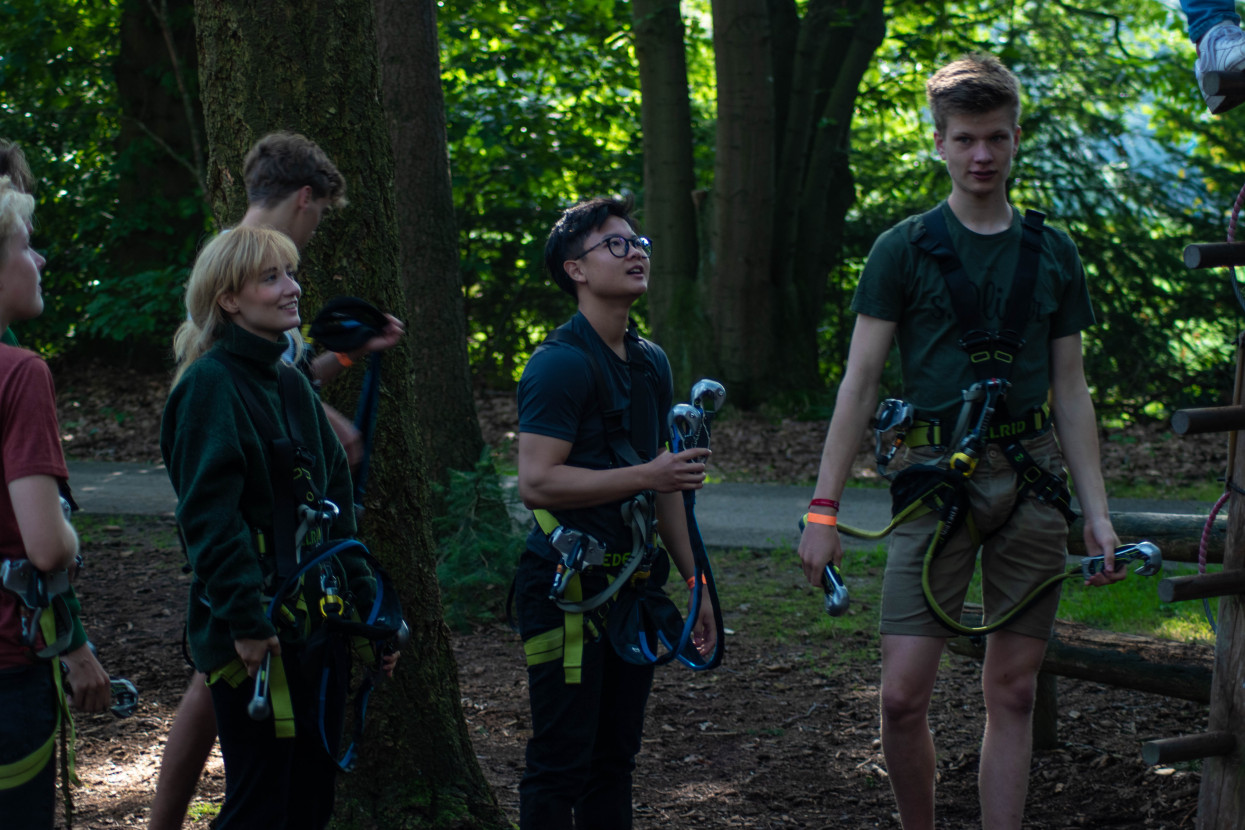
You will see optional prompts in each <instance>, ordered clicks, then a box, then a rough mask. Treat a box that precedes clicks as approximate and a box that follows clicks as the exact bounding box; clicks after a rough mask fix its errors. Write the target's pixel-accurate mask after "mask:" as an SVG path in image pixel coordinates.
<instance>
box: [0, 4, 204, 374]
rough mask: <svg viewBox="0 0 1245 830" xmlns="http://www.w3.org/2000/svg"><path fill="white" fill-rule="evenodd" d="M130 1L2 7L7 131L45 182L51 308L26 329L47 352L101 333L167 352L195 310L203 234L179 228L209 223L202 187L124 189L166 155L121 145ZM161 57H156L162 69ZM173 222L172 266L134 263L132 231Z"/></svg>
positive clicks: (0, 89)
mask: <svg viewBox="0 0 1245 830" xmlns="http://www.w3.org/2000/svg"><path fill="white" fill-rule="evenodd" d="M125 5H126V3H125V2H124V0H101V2H95V3H65V2H62V1H61V0H7V2H5V3H3V4H0V42H3V43H4V51H3V53H0V137H3V138H6V139H9V140H12V141H15V142H17V143H18V144H19V145H20V146H21V147H22V149H23V150H24V152H25V153H26V156H27V158H28V160H29V162H30V166H31V170H32V171H33V173H34V175H35V178H36V179H37V180H38V181H39V185H38V188H37V191H36V199H37V205H36V208H35V244H36V246H38V247H39V248H41V249H43V250H44V251H45V255H46V257H47V260H48V264H47V266H46V268H45V271H44V275H43V285H44V295H45V302H46V307H45V310H44V313H43V315H42V316H41V317H39V318H37V319H35V320H31V321H29V322H25V323H22V324H21V327H20V336H21V339H22V343H23V345H27V346H30V347H32V348H35V349H37V350H39V351H41V352H43V353H45V354H54V353H58V352H61V351H64V350H67V349H71V348H72V347H73V346H74V344H75V343H77V342H79V341H80V340H82V339H88V340H89V339H96V338H103V339H110V340H116V341H122V342H126V343H127V344H129V345H130V346H131V348H134V349H141V348H143V347H151V346H158V347H164V348H167V345H168V342H169V338H170V336H171V334H172V331H173V329H174V328H175V327H176V326H177V324H178V322H179V321H180V320H181V319H182V318H183V317H184V316H185V311H184V309H183V308H182V306H181V302H180V286H181V285H182V283H183V281H184V271H183V270H182V269H181V266H187V265H189V263H190V262H191V259H192V258H193V254H194V251H195V248H196V247H197V245H198V243H199V236H200V235H201V234H194V235H190V236H185V235H178V234H176V233H174V232H173V231H172V230H171V227H172V226H174V225H176V224H177V222H176V219H177V218H181V219H183V220H185V219H186V218H187V217H189V218H190V225H191V226H192V227H195V226H201V225H202V222H203V219H202V215H203V208H202V199H201V198H200V194H199V192H198V190H197V188H195V187H193V186H188V187H187V188H186V192H185V193H183V194H182V195H181V196H180V197H172V198H167V197H161V196H156V195H154V194H150V195H148V194H145V195H144V196H143V197H142V198H136V199H132V200H125V201H123V200H122V199H121V198H120V195H119V189H118V179H119V178H123V177H124V176H125V175H126V174H127V171H130V170H131V169H132V168H133V165H134V164H136V163H138V164H140V165H141V164H143V163H145V162H150V159H151V158H152V157H153V156H154V155H158V154H160V153H162V152H164V150H163V149H162V148H161V147H160V146H159V145H158V144H157V143H155V142H153V141H136V142H133V143H132V144H130V145H129V146H126V147H119V146H118V144H119V137H120V135H121V132H122V130H121V124H122V118H123V116H122V111H121V110H122V106H121V103H122V102H121V101H120V100H119V98H118V92H117V87H116V83H115V79H114V75H113V66H114V63H115V61H116V60H117V56H118V54H119V53H120V50H121V38H120V25H121V19H122V12H123V9H124V7H125ZM160 58H161V56H160V55H154V56H152V62H153V71H156V70H158V69H159V67H156V66H155V65H156V64H157V62H158V61H159V60H160ZM196 106H197V102H196ZM187 179H188V181H191V177H189V176H188V177H187ZM161 229H165V239H164V240H163V243H162V247H159V248H157V250H155V251H154V252H149V254H154V256H155V258H156V259H157V260H158V261H160V262H167V263H170V264H169V265H168V266H167V267H160V268H152V267H151V265H150V263H146V264H138V265H135V264H132V263H131V260H130V258H129V257H130V246H129V236H130V234H132V233H134V232H135V231H140V232H145V231H152V233H153V234H154V235H156V236H159V234H160V231H161Z"/></svg>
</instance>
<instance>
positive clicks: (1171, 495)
mask: <svg viewBox="0 0 1245 830" xmlns="http://www.w3.org/2000/svg"><path fill="white" fill-rule="evenodd" d="M1107 493H1108V494H1109V495H1110V497H1111V498H1113V499H1179V500H1181V501H1196V502H1203V503H1205V504H1206V510H1207V512H1209V511H1210V506H1211V505H1213V504H1214V503H1215V501H1216V500H1217V499H1218V498H1219V497H1220V496H1221V495H1223V482H1222V481H1197V482H1187V483H1185V484H1182V485H1180V486H1175V487H1173V486H1172V485H1171V484H1164V483H1162V482H1155V481H1151V480H1147V479H1141V478H1138V479H1134V480H1132V481H1112V482H1109V483H1108V484H1107Z"/></svg>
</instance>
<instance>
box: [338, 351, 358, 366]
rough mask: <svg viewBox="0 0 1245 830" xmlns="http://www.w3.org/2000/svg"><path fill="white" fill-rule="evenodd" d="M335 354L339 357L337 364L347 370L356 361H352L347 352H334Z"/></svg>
mask: <svg viewBox="0 0 1245 830" xmlns="http://www.w3.org/2000/svg"><path fill="white" fill-rule="evenodd" d="M333 354H334V355H336V356H337V362H338V363H340V364H341V365H342V366H344V367H346V368H347V369H349V368H350V367H351V366H353V365H354V361H353V360H351V359H350V355H348V354H346V353H345V352H333Z"/></svg>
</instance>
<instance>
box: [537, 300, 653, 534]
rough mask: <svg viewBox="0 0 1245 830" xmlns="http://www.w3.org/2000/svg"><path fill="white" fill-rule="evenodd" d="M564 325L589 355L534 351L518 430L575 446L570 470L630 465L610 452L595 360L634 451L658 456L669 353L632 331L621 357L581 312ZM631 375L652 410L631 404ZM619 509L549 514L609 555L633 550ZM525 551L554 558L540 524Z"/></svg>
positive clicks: (563, 349)
mask: <svg viewBox="0 0 1245 830" xmlns="http://www.w3.org/2000/svg"><path fill="white" fill-rule="evenodd" d="M562 328H564V329H569V330H570V331H571V332H572V333H573V334H575V335H576V336H577V337H578V338H579V340H580V341H582V342H583V344H584V345H585V346H587V348H588V350H589V352H590V354H586V353H585V352H584V351H583V350H582V349H580V348H577V347H576V346H574V345H571V344H569V343H561V342H546V343H544V344H542V345H541V346H540V347H539V348H537V349H536V351H535V352H533V353H532V357H531V360H529V361H528V364H527V367H526V368H525V369H524V370H523V378H522V379H521V380H520V381H519V393H518V398H519V432H529V433H533V434H536V435H545V436H548V437H550V438H557V439H559V440H562V441H568V442H570V444H571V452H570V455H568V456H567V459H566V463H567V464H568V465H570V466H572V467H583V468H585V469H589V470H606V469H609V468H611V467H615V466H623V465H624V464H625V462H623V461H621V460H620V459H615V458H614V456H613V454H612V453H611V451H610V446H609V439H608V437H607V435H606V428H605V420H604V418H603V417H602V412H601V403H600V401H601V397H602V396H601V395H600V394H599V393H598V391H597V388H596V385H597V384H596V373H595V372H594V371H593V368H592V364H591V363H590V362H589V361H592V360H595V361H597V365H598V366H599V367H600V369H601V376H602V377H603V378H604V380H605V383H606V385H607V386H608V387H609V389H608V390H607V393H606V395H605V396H604V397H605V399H606V400H608V401H611V404H610V406H612V407H613V408H616V409H618V408H621V410H622V419H623V426H624V429H625V430H626V434H627V435H628V436H629V438H630V443H631V446H632V447H633V448H634V449H635V451H636V453H637V454H638V455H639V456H640V458H641V459H642V460H648V459H651V458H654V457H655V456H656V455H657V451H658V447H659V446H660V445H662V444H664V443H665V442H666V438H667V436H666V435H665V423H666V418H665V414H666V413H667V412H669V411H670V406H671V399H672V398H673V396H674V392H673V389H674V387H673V381H672V379H671V373H670V362H669V361H668V360H667V359H666V353H665V352H663V351H662V350H661V348H660V347H659V346H657V345H656V344H654V343H652V342H650V341H648V340H643V339H642V338H640V337H639V335H637V334H636V333H635V330H634V328H633V329H630V330H628V332H627V339H626V344H627V355H628V358H629V360H622V359H621V358H619V357H618V355H616V354H614V352H613V350H611V349H610V348H609V347H608V346H606V345H605V342H604V341H602V340H601V338H600V336H599V335H598V334H597V333H596V331H595V330H594V329H593V328H592V325H591V324H590V323H589V322H588V320H587V319H586V318H585V317H584V316H583V315H582V314H576V315H575V316H574V317H572V318H571V320H570V321H569V322H568V323H566V324H565V325H564V326H563V327H562ZM633 375H634V376H635V377H636V378H638V379H641V380H642V382H643V383H645V384H646V387H647V394H646V395H643V396H642V397H641V398H640V400H643V401H647V406H643V407H642V408H641V409H640V410H639V411H637V410H635V409H633V407H632V395H631V387H632V377H633ZM621 505H622V502H620V501H613V502H609V503H607V504H602V505H598V506H596V507H587V508H579V509H575V510H554V511H550V512H552V513H553V515H554V517H555V518H556V519H557V520H558V522H559V523H560V524H562V525H565V526H566V527H570V528H574V529H576V530H582V531H584V532H586V533H590V534H591V535H592V536H594V537H596V538H597V539H598V540H600V541H601V542H603V543H604V544H605V546H606V548H607V549H608V550H610V551H612V552H624V551H630V550H631V529H630V527H629V526H628V525H627V524H626V523H624V522H623V519H622V512H621ZM528 547H529V548H530V549H531V550H533V551H535V552H536V553H538V554H540V555H542V556H544V557H546V558H549V559H556V558H557V554H556V553H554V551H553V549H552V548H550V546H549V542H548V540H547V539H546V538H545V535H544V533H543V532H541V530H540V527H539V526H536V527H534V528H533V529H532V533H531V535H530V536H529V537H528Z"/></svg>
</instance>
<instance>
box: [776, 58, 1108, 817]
mask: <svg viewBox="0 0 1245 830" xmlns="http://www.w3.org/2000/svg"><path fill="white" fill-rule="evenodd" d="M926 94H927V96H928V100H929V106H930V110H931V112H932V114H933V118H934V126H935V130H934V144H935V147H936V148H937V150H938V154H939V156H941V158H942V159H943V161H944V162H945V163H946V166H947V173H948V174H949V176H950V178H951V195H950V196H949V197H948V198H947V200H946V202H945V203H944V204H943V205H941V206H940V209H941V211H942V216H943V217H944V219H945V222H946V225H947V226H948V231H949V235H950V237H951V241H952V243H953V245H954V247H955V249H956V253H957V254H958V256H959V259H960V261H961V262H962V263H963V265H964V270H965V271H966V272H967V278H968V280H969V281H970V283H971V284H972V294H973V296H974V297H975V299H976V301H977V302H976V305H977V307H978V310H979V311H980V313H981V316H982V318H983V320H984V323H985V325H986V326H987V327H988V328H993V329H998V328H1001V326H1000V323H1001V321H1002V318H1003V316H1004V314H1003V308H1004V307H1005V305H1006V302H1005V300H1006V298H1007V296H1008V295H1009V291H1010V288H1011V278H1012V275H1013V273H1014V271H1015V267H1016V262H1017V259H1018V257H1019V256H1020V255H1021V254H1020V247H1021V244H1020V243H1021V236H1022V231H1021V222H1020V217H1019V215H1018V213H1017V211H1016V210H1015V209H1014V208H1013V207H1012V205H1011V204H1010V203H1009V202H1008V198H1007V181H1008V177H1009V174H1010V171H1011V165H1012V160H1013V159H1014V157H1015V156H1016V153H1017V150H1018V147H1019V140H1020V126H1019V115H1020V95H1019V84H1018V82H1017V80H1016V78H1015V76H1014V75H1012V73H1011V72H1010V71H1008V70H1007V69H1006V68H1005V67H1004V66H1003V65H1002V64H1001V63H1000V62H999V61H998V60H997V59H995V58H993V57H989V56H983V55H968V56H965V57H964V58H961V59H960V60H957V61H955V62H953V63H951V64H949V65H947V66H945V67H943V68H942V69H940V70H939V71H938V72H936V73H935V74H934V75H933V77H931V78H930V80H929V81H928V83H927V84H926ZM919 225H920V220H919V218H913V219H909V220H907V221H905V222H903V223H901V224H900V225H899V226H897V227H896V228H893V229H891V230H890V231H888V232H886V233H885V234H883V235H882V236H881V237H880V238H879V239H878V241H877V243H876V244H875V246H874V250H873V252H872V253H871V254H870V257H869V261H868V263H867V264H866V266H865V270H864V273H863V274H862V276H861V281H860V285H859V287H858V288H857V294H856V298H855V300H854V301H853V304H852V306H853V310H855V311H856V312H857V313H858V317H857V320H856V327H855V332H854V334H853V336H852V344H851V352H850V355H849V357H848V362H847V368H846V371H845V373H844V376H843V382H842V384H841V385H840V386H839V391H838V398H837V404H836V406H835V410H834V416H833V418H832V419H831V422H830V429H829V432H828V434H827V436H826V444H825V449H824V452H823V454H822V459H821V467H820V470H819V473H818V479H817V486H816V490H815V492H814V496H815V501H816V502H819V503H818V504H815V505H813V506H810V511H811V512H812V513H814V514H821V516H816V515H814V516H812V517H811V519H812V521H810V523H809V524H808V525H807V528H806V529H805V531H804V534H803V537H802V539H801V541H800V549H799V552H800V560H801V563H802V565H803V568H804V572H805V575H806V576H807V578H808V580H809V582H810V583H812V584H814V585H817V584H819V582H820V578H821V574H822V571H823V569H824V568H825V566H826V564H827V563H828V562H831V561H833V562H835V563H838V562H839V561H840V560H841V559H842V556H843V550H842V544H841V540H840V538H839V535H838V532H837V528H836V527H835V526H834V525H833V524H832V523H831V520H830V518H829V516H831V515H834V514H836V513H837V511H838V508H837V503H838V499H840V498H841V497H842V495H843V487H844V484H845V481H846V479H847V476H848V473H849V471H850V468H851V463H852V460H853V458H854V457H855V454H856V448H857V447H858V446H859V442H860V435H861V433H862V432H863V431H864V430H865V428H866V426H867V425H868V424H869V420H870V415H871V414H872V412H873V410H874V407H875V405H876V401H877V392H878V385H879V381H880V377H881V373H882V368H883V365H884V364H885V362H886V358H887V355H888V353H889V351H890V347H891V344H892V343H893V342H896V341H897V342H898V343H899V346H900V352H901V357H902V372H903V378H904V386H905V390H904V394H905V397H906V398H907V400H908V401H909V402H910V403H912V404H913V406H914V407H915V409H916V413H917V417H918V418H920V419H923V420H926V421H929V420H933V419H939V420H942V421H943V422H944V423H952V424H953V423H955V422H956V418H955V415H956V413H957V412H958V410H959V406H960V402H961V393H962V391H963V390H964V389H966V388H968V387H969V386H971V385H972V384H973V382H974V379H975V377H974V373H973V370H972V368H971V366H970V364H969V359H968V355H967V354H966V353H965V352H964V350H963V349H962V348H960V346H959V345H958V342H959V339H960V325H959V322H958V320H957V317H956V314H955V313H954V312H953V311H952V306H951V303H950V299H949V296H948V288H947V286H946V282H945V280H944V279H943V277H942V275H941V272H940V270H939V265H938V262H937V261H936V260H935V259H934V258H933V257H932V256H930V255H929V254H926V253H925V252H924V251H923V250H921V249H919V248H918V247H917V246H916V245H915V244H912V243H913V242H914V241H915V239H916V238H917V233H918V228H919ZM1041 240H1042V252H1041V258H1040V260H1039V266H1038V271H1037V280H1036V287H1035V290H1034V297H1033V302H1032V310H1031V312H1030V315H1029V319H1028V322H1027V326H1026V328H1025V331H1024V336H1025V345H1024V346H1023V347H1022V348H1021V349H1020V351H1019V353H1018V354H1017V355H1016V364H1017V368H1016V370H1015V371H1014V372H1013V373H1012V376H1011V379H1012V381H1013V386H1012V389H1011V390H1010V391H1009V392H1008V394H1007V397H1006V403H1007V405H1008V407H1009V411H1010V412H1011V414H1012V415H1011V416H1012V417H1017V416H1019V415H1021V414H1022V413H1024V412H1027V411H1029V410H1030V409H1040V408H1041V406H1042V404H1044V403H1045V402H1046V400H1047V397H1048V394H1049V401H1050V410H1051V413H1052V414H1053V421H1054V433H1056V434H1057V436H1058V441H1057V442H1056V440H1055V435H1053V434H1051V433H1050V431H1049V430H1048V429H1047V428H1046V426H1045V424H1043V426H1042V427H1040V428H1035V429H1033V430H1031V434H1030V435H1028V436H1026V439H1025V440H1024V441H1022V443H1023V444H1024V446H1025V447H1026V449H1027V450H1028V452H1029V453H1030V455H1031V456H1032V457H1033V459H1034V460H1035V461H1036V462H1037V464H1039V465H1040V466H1042V467H1044V468H1045V469H1046V470H1047V471H1049V472H1051V473H1053V474H1055V475H1058V476H1062V474H1063V471H1062V469H1061V468H1062V466H1063V463H1064V459H1065V458H1066V461H1067V467H1068V470H1069V472H1070V473H1071V475H1072V479H1073V481H1074V483H1075V485H1076V492H1077V496H1078V498H1079V501H1080V506H1081V509H1082V511H1083V512H1084V514H1085V541H1086V544H1087V547H1088V548H1089V550H1090V553H1101V554H1104V555H1105V556H1106V557H1107V566H1108V567H1107V570H1106V574H1098V575H1096V576H1095V577H1094V578H1093V580H1092V583H1093V584H1105V583H1106V582H1108V581H1115V580H1117V579H1120V578H1122V577H1123V573H1119V574H1116V573H1115V572H1114V571H1113V567H1112V566H1113V558H1112V550H1113V548H1114V547H1115V545H1116V543H1117V539H1116V536H1115V531H1114V530H1113V529H1112V527H1111V521H1110V519H1109V517H1108V514H1107V499H1106V492H1105V488H1104V486H1103V481H1102V474H1101V471H1100V469H1099V464H1098V457H1099V455H1098V440H1097V431H1096V427H1095V419H1094V407H1093V403H1092V401H1091V400H1090V396H1089V390H1088V388H1087V386H1086V382H1085V376H1084V371H1083V365H1082V359H1081V334H1080V332H1081V330H1082V329H1083V328H1085V327H1086V326H1088V325H1090V324H1092V322H1093V314H1092V311H1090V308H1089V300H1088V294H1087V292H1086V289H1085V284H1084V281H1085V277H1084V271H1083V269H1082V268H1081V264H1080V261H1079V259H1078V258H1077V256H1076V250H1075V247H1074V246H1073V245H1072V243H1071V240H1069V239H1068V238H1067V236H1066V235H1065V234H1063V233H1061V232H1058V231H1051V230H1050V229H1047V230H1046V231H1044V232H1042V234H1041ZM948 419H949V420H948ZM945 455H946V453H945V452H944V451H943V450H941V448H922V449H920V450H910V451H909V452H908V457H907V458H904V459H901V460H900V462H899V464H898V465H896V466H902V465H903V464H905V463H906V464H913V463H926V464H934V463H937V462H939V459H940V458H942V457H945ZM941 466H944V467H945V466H946V462H945V460H944V461H943V462H942V464H941ZM892 469H894V468H892ZM966 486H967V488H968V494H969V498H970V505H971V510H972V514H973V519H974V521H975V523H976V526H977V529H978V530H979V531H981V533H982V535H983V536H984V537H985V542H984V543H983V547H982V553H981V561H982V570H983V579H984V582H985V588H984V589H983V594H984V597H985V600H986V617H987V619H988V620H989V619H992V618H995V619H997V618H998V617H999V616H1000V615H1002V614H1004V613H1006V612H1007V611H1009V610H1010V609H1011V607H1013V606H1014V605H1015V604H1016V600H1017V599H1019V598H1020V597H1023V596H1024V594H1025V593H1027V592H1028V591H1029V590H1030V589H1032V588H1033V587H1036V585H1037V584H1038V583H1040V582H1041V581H1042V579H1044V578H1046V577H1049V576H1052V575H1055V574H1058V573H1060V572H1061V571H1062V570H1063V568H1064V561H1065V550H1064V549H1065V542H1066V537H1067V524H1066V519H1065V518H1064V516H1063V514H1062V513H1061V512H1060V511H1059V510H1057V509H1056V508H1055V506H1053V505H1052V504H1050V503H1044V502H1040V501H1038V500H1037V499H1032V498H1025V497H1023V496H1021V497H1017V486H1016V473H1015V472H1014V470H1013V469H1012V467H1011V465H1010V464H1009V463H1008V462H1007V461H1006V460H1005V458H1004V457H1003V453H1002V452H1001V451H1000V448H999V446H998V445H996V444H988V445H986V447H985V448H984V449H983V451H982V452H981V455H980V460H979V462H978V464H977V467H976V469H975V471H974V472H973V473H972V475H971V477H970V478H969V479H968V481H967V484H966ZM827 505H835V506H834V507H829V506H827ZM936 521H937V516H933V515H931V516H927V517H923V518H921V519H918V520H916V521H913V522H909V523H907V524H905V525H902V526H901V527H900V529H899V530H898V531H896V533H895V534H894V535H893V536H892V539H891V545H890V551H889V553H888V558H887V569H886V577H885V583H884V588H883V608H882V623H881V634H882V690H881V696H882V748H883V752H884V754H885V756H886V763H887V772H888V773H889V777H890V781H891V785H892V788H893V789H894V792H895V799H896V801H897V802H898V806H899V814H900V818H901V820H902V822H903V826H904V828H905V830H922V829H923V828H930V829H931V830H932V828H933V827H934V775H935V756H934V743H933V739H932V737H931V735H930V731H929V723H928V717H927V715H928V710H929V704H930V697H931V695H932V693H933V688H934V682H935V680H936V678H937V673H938V664H939V660H940V658H941V656H942V651H943V645H944V643H945V640H946V637H948V636H951V632H950V631H949V630H947V629H944V628H942V627H940V624H939V623H938V622H937V619H936V618H935V616H934V615H933V613H932V612H931V611H930V610H929V608H928V607H927V605H926V602H925V594H924V592H923V589H922V586H921V565H922V559H923V554H924V553H925V550H926V548H927V546H928V541H929V539H930V537H931V535H932V532H933V524H934V523H936ZM976 551H977V545H976V544H975V543H973V542H972V541H971V540H970V539H969V533H968V529H967V528H961V529H960V531H959V532H958V533H956V534H955V535H953V536H952V537H951V538H950V539H949V540H948V542H947V543H946V545H945V546H944V547H943V549H942V550H941V551H940V553H939V555H938V560H937V563H936V565H937V567H938V570H935V571H934V572H933V577H932V579H931V583H932V585H931V591H932V592H933V594H934V595H935V596H936V598H937V599H938V601H939V604H940V605H941V606H942V608H943V609H944V611H946V612H948V613H949V614H950V616H951V617H952V618H958V616H959V606H960V605H962V603H963V600H964V592H965V591H966V589H967V585H968V580H969V578H970V576H971V574H972V570H973V566H974V562H975V559H976ZM1107 574H1109V576H1108V575H1107ZM1057 601H1058V595H1057V592H1055V591H1052V592H1050V594H1049V595H1048V596H1047V597H1046V598H1044V599H1043V600H1042V601H1040V602H1038V603H1037V604H1035V605H1034V606H1033V607H1032V608H1030V609H1029V610H1028V611H1025V612H1023V613H1021V614H1019V615H1018V616H1017V617H1016V618H1015V619H1014V620H1013V621H1012V622H1011V623H1009V624H1008V625H1007V626H1006V627H1004V628H1003V629H1001V630H999V631H997V632H996V633H994V634H992V635H990V638H989V641H988V646H987V649H986V658H985V663H984V665H983V669H982V689H983V693H984V697H985V704H986V714H987V720H986V730H985V736H984V739H983V742H982V750H981V765H980V773H979V784H980V792H981V810H982V826H983V827H985V828H990V830H998V828H1019V827H1020V826H1021V815H1022V813H1023V810H1024V801H1025V793H1026V791H1027V786H1028V778H1029V759H1030V755H1031V750H1032V746H1031V732H1030V729H1031V718H1032V711H1033V701H1034V696H1035V688H1036V678H1037V671H1038V667H1039V666H1040V665H1041V662H1042V657H1043V654H1044V652H1045V648H1046V639H1047V638H1048V637H1049V633H1050V628H1051V624H1052V622H1053V620H1054V613H1055V605H1056V604H1057Z"/></svg>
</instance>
